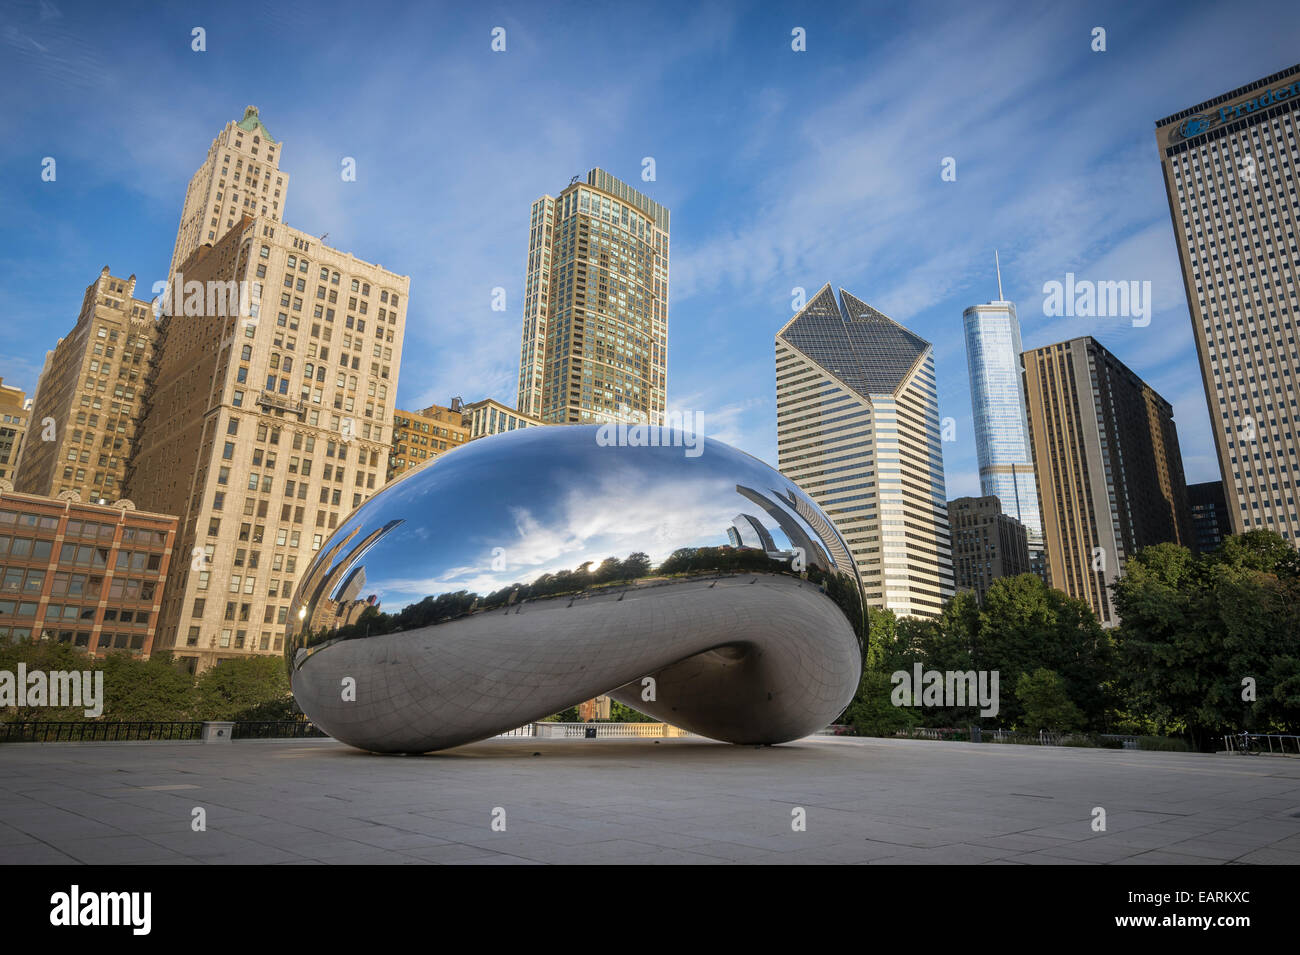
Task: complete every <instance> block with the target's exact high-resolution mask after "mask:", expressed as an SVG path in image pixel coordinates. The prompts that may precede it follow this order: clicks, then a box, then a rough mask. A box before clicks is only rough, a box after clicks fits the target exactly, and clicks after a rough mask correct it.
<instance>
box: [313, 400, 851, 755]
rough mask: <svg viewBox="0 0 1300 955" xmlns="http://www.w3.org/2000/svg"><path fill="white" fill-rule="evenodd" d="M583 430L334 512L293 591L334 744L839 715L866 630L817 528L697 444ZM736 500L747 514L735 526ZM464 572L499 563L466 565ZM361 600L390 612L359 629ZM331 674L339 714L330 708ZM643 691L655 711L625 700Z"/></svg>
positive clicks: (788, 500) (760, 729) (768, 729)
mask: <svg viewBox="0 0 1300 955" xmlns="http://www.w3.org/2000/svg"><path fill="white" fill-rule="evenodd" d="M597 430H598V429H597V428H596V427H594V426H572V427H565V428H537V429H525V430H522V431H515V432H510V433H507V434H502V435H497V436H494V437H490V438H486V439H483V440H481V441H476V442H473V443H471V444H469V445H466V446H465V447H463V448H461V449H459V450H457V452H456V453H455V454H451V455H447V456H445V457H441V458H439V459H437V460H435V461H434V462H433V463H432V464H430V465H428V466H427V467H425V468H421V469H419V470H418V471H415V472H412V473H411V474H409V475H407V476H405V477H404V478H402V479H401V480H399V481H397V482H395V483H394V484H392V485H391V486H389V487H388V488H386V489H385V490H384V491H383V492H381V493H380V494H379V495H377V496H376V497H375V498H373V499H372V500H371V501H368V502H366V503H365V504H363V505H362V506H361V507H360V508H359V509H358V510H356V511H354V512H353V513H352V514H351V515H350V516H349V518H348V519H347V520H346V521H345V522H344V525H343V526H342V527H340V528H339V530H338V531H337V532H336V533H335V535H334V537H333V538H331V539H330V540H329V541H328V542H327V543H326V545H325V547H324V548H323V549H322V550H321V551H320V553H319V554H318V556H317V558H316V559H315V560H314V561H313V564H312V565H311V566H310V567H309V568H308V570H307V573H306V574H305V575H304V578H303V582H302V585H301V586H300V587H299V589H298V591H297V593H296V594H295V598H294V600H295V606H294V608H293V618H294V623H295V624H299V626H298V627H296V628H295V630H296V632H292V631H291V633H290V638H291V649H290V653H289V663H290V672H291V675H292V678H293V684H294V693H295V696H296V697H297V698H298V700H299V704H300V705H301V706H302V707H303V709H304V710H305V711H306V712H307V713H308V714H309V715H311V716H312V718H313V719H315V720H317V721H318V722H319V723H320V725H322V726H323V727H324V728H325V729H326V731H327V732H329V733H331V734H332V735H334V736H336V737H337V738H339V739H342V740H344V741H346V742H350V743H353V744H354V745H358V746H362V747H363V748H368V749H374V750H378V751H402V752H423V751H426V750H429V749H439V748H445V747H447V746H454V745H458V744H459V743H462V742H468V741H470V740H473V739H481V738H483V737H484V736H488V735H492V734H493V733H494V732H499V731H501V730H503V729H510V728H513V727H515V726H519V725H522V724H523V723H526V722H529V721H531V720H535V719H540V718H542V717H544V716H547V715H550V714H552V713H556V712H559V711H560V710H563V709H565V708H566V707H568V706H572V705H576V704H577V703H580V702H581V701H583V700H589V699H593V698H595V697H596V696H598V695H600V694H605V693H609V694H612V695H614V696H615V698H616V699H619V700H620V701H621V702H624V703H627V704H628V705H631V706H633V707H635V708H637V709H640V710H642V712H646V713H647V714H648V715H650V716H652V717H657V718H661V719H665V720H669V721H671V722H672V723H674V724H675V725H678V726H682V727H684V728H687V729H693V730H695V731H697V732H700V733H701V734H703V735H706V736H713V737H714V738H720V739H727V740H732V741H736V742H741V741H743V742H780V741H783V740H787V739H793V738H796V737H797V736H800V735H804V734H806V733H808V732H811V731H812V730H814V729H817V728H820V726H824V725H826V723H827V722H829V721H830V720H832V719H834V718H835V717H836V716H838V715H839V713H840V712H841V711H842V709H843V707H844V705H846V704H847V702H848V700H849V699H851V698H852V695H853V692H854V690H855V689H856V687H857V684H858V678H859V675H860V670H861V659H862V646H863V643H864V641H865V638H866V620H865V602H864V600H863V594H862V589H861V583H860V581H859V580H858V577H857V571H856V567H855V566H854V565H853V563H852V561H851V560H845V561H844V562H843V563H837V562H836V560H835V558H834V557H833V556H832V555H833V554H834V553H836V552H839V553H841V554H847V550H846V549H845V548H844V547H843V544H842V543H840V542H838V541H836V539H835V531H834V528H833V527H832V526H831V525H830V523H829V521H823V522H821V523H820V524H819V522H818V521H816V520H810V519H809V517H807V516H804V515H803V514H801V513H800V511H801V510H802V508H801V507H800V503H801V498H803V497H805V495H803V494H802V492H801V491H800V490H799V489H798V488H797V487H796V486H795V485H793V484H791V483H790V482H789V481H788V480H787V479H785V478H784V477H783V476H781V475H780V474H778V473H777V472H775V471H774V470H772V469H771V468H770V467H769V466H767V465H766V464H764V463H763V462H761V461H759V460H757V459H755V458H752V457H750V456H749V455H745V454H742V453H740V452H738V451H735V450H734V449H732V448H729V447H727V446H726V445H723V444H721V443H719V442H717V441H714V440H712V439H706V440H705V442H704V447H703V453H702V454H700V455H699V456H698V457H687V456H686V455H684V454H683V452H682V445H681V444H680V443H676V444H675V443H674V442H672V441H671V440H661V441H660V443H659V444H658V445H653V444H652V445H649V446H644V447H620V446H609V445H602V444H600V443H599V442H598V441H597ZM665 430H666V429H665ZM521 475H526V476H527V480H520V476H521ZM753 488H763V489H765V490H764V491H763V492H759V491H755V490H753ZM742 489H748V490H749V493H748V494H746V493H743V492H742ZM754 503H758V504H759V505H760V506H761V507H762V508H763V510H764V511H766V512H767V514H766V515H764V514H763V513H762V512H761V511H756V512H752V513H747V508H748V507H749V506H750V505H752V504H754ZM807 507H808V509H809V510H808V511H807V514H808V515H810V516H813V517H815V516H817V515H818V511H817V509H816V506H815V505H813V504H812V503H811V501H808V502H807ZM822 538H827V540H826V542H825V543H822V544H819V543H818V541H819V540H820V539H822ZM747 544H754V545H756V546H746V545H747ZM837 544H838V546H837ZM795 548H802V549H803V550H804V552H805V554H806V565H805V564H804V563H802V562H800V563H796V562H795V561H793V560H792V559H791V558H792V557H794V556H795ZM483 555H494V556H497V557H499V559H494V560H491V561H490V562H486V563H487V564H488V565H487V566H486V567H485V566H484V564H485V561H484V558H483ZM575 568H576V569H575ZM529 581H531V582H529ZM367 592H368V593H370V594H371V595H372V596H371V597H370V599H369V600H360V599H359V598H361V597H362V595H363V594H365V593H367ZM380 600H382V601H383V603H384V605H385V606H388V607H391V608H393V609H392V610H390V611H387V612H378V611H377V608H376V611H375V612H371V613H366V609H367V608H368V607H369V606H371V605H372V601H373V602H374V603H377V602H378V601H380ZM398 608H400V610H399V609H398ZM299 612H300V613H301V617H298V614H299ZM344 676H352V677H354V678H356V680H357V689H358V694H357V698H356V699H357V702H356V705H355V706H354V705H352V704H350V703H345V704H341V703H340V702H339V700H338V697H339V694H338V692H337V686H338V681H339V680H340V679H342V678H343V677H344ZM645 676H654V677H655V678H656V680H657V681H658V687H659V693H658V696H657V698H656V699H654V700H649V701H644V700H640V690H639V681H640V680H641V678H643V677H645ZM633 686H636V687H638V689H637V691H636V692H635V693H634V692H632V689H631V688H632V687H633ZM638 701H640V702H638Z"/></svg>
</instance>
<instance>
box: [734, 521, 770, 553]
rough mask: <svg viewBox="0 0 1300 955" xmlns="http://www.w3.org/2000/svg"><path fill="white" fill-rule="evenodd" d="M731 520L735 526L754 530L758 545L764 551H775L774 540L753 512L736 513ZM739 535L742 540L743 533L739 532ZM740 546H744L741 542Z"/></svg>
mask: <svg viewBox="0 0 1300 955" xmlns="http://www.w3.org/2000/svg"><path fill="white" fill-rule="evenodd" d="M731 522H732V523H733V524H735V525H736V527H737V528H739V529H740V530H742V531H743V530H744V529H745V527H749V528H751V529H752V530H753V531H754V533H755V534H757V535H758V546H759V547H760V548H761V549H762V550H763V551H764V552H765V553H768V554H775V553H776V541H774V540H772V535H771V534H770V533H768V530H767V528H766V527H764V526H763V523H762V521H760V520H759V519H758V518H757V517H755V516H754V515H753V514H744V513H742V514H737V515H736V516H735V517H733V518H732V519H731ZM740 536H741V539H742V541H743V540H744V534H741V535H740ZM740 546H742V547H743V546H744V545H743V543H742V544H741V545H740Z"/></svg>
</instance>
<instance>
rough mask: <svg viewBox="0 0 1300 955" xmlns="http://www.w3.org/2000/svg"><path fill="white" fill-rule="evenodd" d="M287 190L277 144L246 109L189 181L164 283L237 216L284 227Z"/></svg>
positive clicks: (255, 114) (254, 113)
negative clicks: (195, 251) (262, 219)
mask: <svg viewBox="0 0 1300 955" xmlns="http://www.w3.org/2000/svg"><path fill="white" fill-rule="evenodd" d="M288 190H289V174H288V173H287V172H284V171H282V170H281V169H280V144H279V142H277V141H276V140H275V139H274V138H273V137H272V136H271V133H270V131H269V130H268V129H267V128H266V126H265V125H264V124H263V123H262V117H261V116H260V115H259V114H258V111H257V107H256V106H248V107H245V108H244V118H243V119H240V120H238V121H236V120H231V121H230V122H228V123H226V126H225V128H224V129H223V130H222V131H221V132H220V133H218V134H217V138H216V139H214V140H212V145H211V146H210V147H209V148H208V155H207V158H206V159H204V161H203V165H201V166H200V167H199V170H198V172H196V173H195V174H194V175H193V176H192V177H191V178H190V184H189V188H188V189H186V191H185V205H184V207H183V208H182V211H181V224H180V228H178V229H177V230H176V244H175V246H174V247H173V248H172V261H171V267H170V268H169V269H168V271H167V274H168V277H170V276H171V275H172V274H173V273H175V271H176V270H177V269H178V268H179V267H180V265H181V263H182V262H184V261H185V260H186V259H187V258H189V257H190V255H191V254H193V252H194V250H195V249H197V248H199V246H202V245H210V244H212V243H215V242H216V241H217V239H219V238H220V237H221V236H223V235H225V234H226V232H227V231H228V230H229V229H231V228H233V227H234V226H235V224H236V223H238V222H239V220H240V217H241V216H244V215H250V216H255V217H262V218H267V219H272V220H274V221H277V222H280V221H283V219H284V198H285V194H286V193H287V192H288Z"/></svg>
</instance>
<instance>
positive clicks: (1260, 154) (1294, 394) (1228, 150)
mask: <svg viewBox="0 0 1300 955" xmlns="http://www.w3.org/2000/svg"><path fill="white" fill-rule="evenodd" d="M1297 103H1300V65H1297V66H1293V67H1291V68H1289V69H1286V70H1283V71H1282V72H1280V73H1274V74H1273V75H1272V76H1266V77H1264V78H1263V79H1260V80H1256V81H1255V82H1253V83H1248V84H1247V85H1245V86H1241V87H1238V88H1237V89H1234V90H1230V91H1229V92H1227V93H1223V94H1220V95H1219V96H1215V97H1213V98H1212V99H1209V100H1206V101H1205V102H1202V103H1198V104H1196V105H1195V106H1192V107H1189V108H1187V109H1184V110H1181V111H1180V112H1178V113H1175V114H1174V115H1172V116H1167V117H1165V118H1164V119H1162V120H1159V121H1158V122H1157V123H1156V142H1157V145H1158V146H1159V149H1160V154H1161V166H1162V168H1163V171H1164V176H1165V190H1166V193H1167V195H1168V198H1169V212H1170V215H1171V216H1172V218H1173V223H1174V233H1175V237H1176V239H1177V244H1178V257H1179V262H1180V263H1181V265H1182V270H1183V284H1184V286H1185V288H1186V290H1187V305H1188V309H1189V311H1190V312H1191V318H1192V331H1193V334H1194V337H1195V339H1196V350H1197V355H1198V356H1199V358H1200V363H1201V377H1202V380H1203V381H1204V384H1205V395H1206V400H1207V402H1208V403H1209V409H1210V423H1211V425H1212V428H1213V431H1214V442H1215V448H1216V450H1217V451H1218V456H1219V468H1220V471H1221V472H1222V474H1223V489H1224V496H1225V497H1226V499H1227V504H1228V513H1229V515H1230V517H1231V521H1232V531H1233V533H1241V532H1243V531H1247V530H1257V529H1266V530H1271V531H1275V532H1277V533H1279V534H1281V535H1282V536H1283V537H1286V538H1289V539H1290V540H1291V541H1292V543H1293V544H1294V543H1297V542H1300V507H1298V506H1297V502H1296V498H1297V497H1298V496H1300V494H1298V493H1297V484H1300V460H1298V459H1297V454H1298V453H1300V434H1297V431H1298V430H1300V348H1298V347H1297V345H1296V331H1297V329H1296V324H1297V318H1300V300H1298V299H1297V296H1298V295H1300V291H1298V290H1297V288H1296V281H1297V279H1296V277H1297V274H1300V244H1298V240H1297V238H1296V223H1297V221H1300V197H1298V196H1297V193H1296V177H1297V174H1300V146H1298V145H1297V143H1296V136H1297V134H1300V122H1297V115H1298V114H1297V109H1298V108H1300V107H1298V106H1297Z"/></svg>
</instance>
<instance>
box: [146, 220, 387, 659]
mask: <svg viewBox="0 0 1300 955" xmlns="http://www.w3.org/2000/svg"><path fill="white" fill-rule="evenodd" d="M180 271H181V272H182V273H183V274H184V276H185V280H186V282H187V283H188V282H191V281H197V282H200V283H203V284H204V285H205V286H206V285H207V283H229V282H236V283H238V282H247V283H248V285H247V288H248V302H249V303H250V304H249V307H248V312H249V313H250V314H249V315H247V316H237V315H230V316H224V317H222V316H212V315H204V316H198V317H194V316H189V315H169V316H165V317H164V318H163V320H162V321H161V323H160V325H159V342H158V349H157V356H158V357H157V360H156V362H155V366H154V374H153V376H152V378H151V380H150V383H149V385H150V388H149V393H148V407H147V409H146V417H145V418H144V421H143V425H142V433H141V439H140V443H139V448H138V450H137V453H136V454H135V456H134V457H133V458H132V461H131V466H130V473H129V474H128V478H127V481H128V492H129V493H130V494H131V495H134V496H133V498H132V499H133V500H134V501H136V503H137V504H138V505H139V506H141V507H144V508H148V509H149V510H154V511H161V512H164V513H169V514H178V515H180V530H179V532H178V538H177V546H176V550H177V558H178V559H177V560H176V561H175V562H173V564H172V569H171V572H170V573H169V574H168V582H167V589H166V597H165V599H164V602H163V607H162V612H161V614H160V615H159V623H158V632H157V636H156V638H155V641H154V647H155V648H156V649H172V650H173V652H174V653H175V654H176V656H177V657H179V658H181V659H184V660H187V661H188V662H189V663H190V665H191V666H193V667H195V668H197V669H204V668H206V667H208V666H210V665H211V664H213V663H215V662H217V661H219V660H221V659H226V658H230V657H235V656H240V655H248V654H255V653H278V652H280V651H281V650H282V642H281V641H282V638H283V634H284V629H285V624H286V622H287V619H286V618H287V614H288V608H289V600H290V597H291V596H292V594H293V588H294V584H295V582H296V579H297V577H298V575H299V574H300V573H301V572H302V571H303V570H305V569H306V566H307V563H308V562H309V561H310V559H311V557H312V555H313V554H315V552H316V551H317V550H319V549H320V546H321V544H322V543H323V542H324V541H325V539H326V538H328V537H329V535H330V533H331V532H332V531H333V529H334V528H335V527H336V526H337V525H338V524H339V522H340V521H341V520H342V519H343V518H344V517H346V516H347V514H348V513H349V512H350V511H351V510H352V509H353V508H355V507H357V506H358V505H359V504H361V502H362V501H364V500H366V499H367V498H368V497H370V496H372V495H373V494H374V493H375V492H376V491H377V490H378V489H380V488H382V487H383V485H384V481H385V477H386V474H387V470H388V455H389V451H390V441H391V430H392V415H393V404H394V400H395V398H396V395H397V376H398V365H399V362H400V360H401V350H402V337H403V333H404V330H405V324H406V301H407V290H408V288H409V285H410V279H409V278H408V277H406V276H401V275H396V274H394V273H392V272H389V271H387V270H385V269H383V268H382V267H380V266H378V265H372V264H370V263H368V262H363V261H361V260H360V259H357V258H355V257H354V256H352V255H350V254H348V253H345V252H340V251H338V250H336V249H332V248H330V247H328V246H326V245H322V244H321V243H320V242H319V241H318V240H317V239H316V238H315V236H311V235H307V234H305V233H303V232H299V231H298V230H296V229H291V228H289V227H288V226H285V225H283V224H281V223H279V222H276V221H275V220H273V219H271V218H269V217H267V218H251V217H244V218H243V219H241V220H240V221H239V222H238V223H237V224H236V227H235V228H234V229H232V230H230V231H228V232H227V233H226V234H225V235H224V236H223V237H222V238H221V240H220V241H218V242H217V243H216V244H215V245H214V246H212V247H211V248H208V247H204V246H200V247H199V249H198V250H197V251H196V252H195V253H194V254H193V255H191V256H190V258H189V259H187V260H186V261H185V262H182V263H181V266H180Z"/></svg>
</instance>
